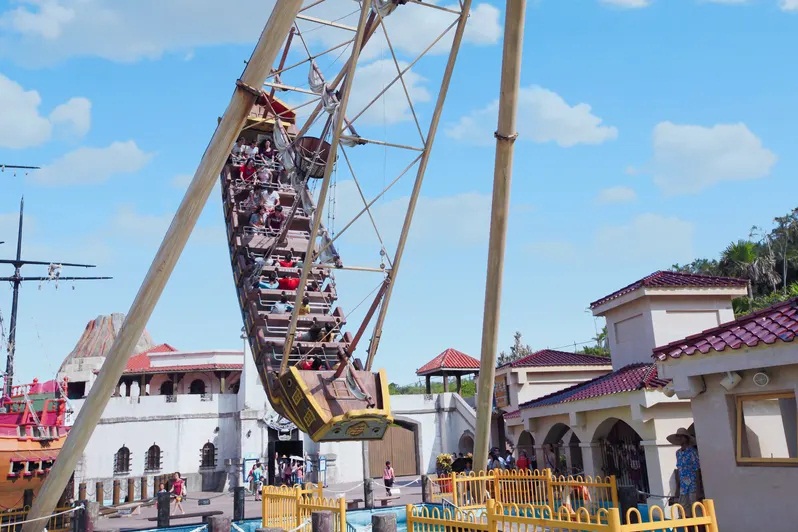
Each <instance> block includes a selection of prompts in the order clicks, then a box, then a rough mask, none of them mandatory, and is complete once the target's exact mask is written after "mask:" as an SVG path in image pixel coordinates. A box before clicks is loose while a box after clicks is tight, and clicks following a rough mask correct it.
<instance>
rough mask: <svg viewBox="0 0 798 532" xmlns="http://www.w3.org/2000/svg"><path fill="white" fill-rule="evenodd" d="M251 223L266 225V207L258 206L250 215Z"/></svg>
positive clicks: (260, 226)
mask: <svg viewBox="0 0 798 532" xmlns="http://www.w3.org/2000/svg"><path fill="white" fill-rule="evenodd" d="M249 225H251V226H252V227H259V228H263V227H266V207H258V208H257V209H255V212H253V213H252V216H250V217H249Z"/></svg>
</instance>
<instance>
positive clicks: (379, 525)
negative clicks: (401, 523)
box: [371, 512, 396, 532]
mask: <svg viewBox="0 0 798 532" xmlns="http://www.w3.org/2000/svg"><path fill="white" fill-rule="evenodd" d="M371 530H372V532H396V514H395V513H394V512H380V513H378V514H372V515H371Z"/></svg>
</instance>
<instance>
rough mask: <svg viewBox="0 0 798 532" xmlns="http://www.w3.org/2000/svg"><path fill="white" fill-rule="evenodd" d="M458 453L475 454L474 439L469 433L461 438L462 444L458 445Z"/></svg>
mask: <svg viewBox="0 0 798 532" xmlns="http://www.w3.org/2000/svg"><path fill="white" fill-rule="evenodd" d="M457 451H458V452H460V453H463V454H468V453H472V454H473V453H474V437H473V435H471V434H469V433H468V432H464V433H463V435H462V436H460V442H459V443H458V444H457Z"/></svg>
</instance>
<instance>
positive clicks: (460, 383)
mask: <svg viewBox="0 0 798 532" xmlns="http://www.w3.org/2000/svg"><path fill="white" fill-rule="evenodd" d="M455 379H457V393H458V394H459V393H460V392H461V391H462V389H463V377H462V375H460V374H459V373H458V374H457V375H456V376H455Z"/></svg>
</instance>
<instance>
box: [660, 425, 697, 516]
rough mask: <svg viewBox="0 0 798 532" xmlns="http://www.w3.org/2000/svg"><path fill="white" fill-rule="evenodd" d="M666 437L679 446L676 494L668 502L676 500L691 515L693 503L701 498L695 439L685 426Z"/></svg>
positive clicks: (671, 502)
mask: <svg viewBox="0 0 798 532" xmlns="http://www.w3.org/2000/svg"><path fill="white" fill-rule="evenodd" d="M667 439H668V442H670V443H672V444H673V445H678V446H679V449H677V450H676V495H675V496H674V497H671V498H670V499H669V500H668V503H669V504H674V503H676V502H678V503H679V504H680V505H682V506H683V507H684V511H685V514H686V516H687V517H692V515H693V503H695V502H698V501H699V500H700V499H701V498H703V493H701V492H702V491H703V490H702V487H701V463H700V462H699V460H698V449H696V441H695V438H694V437H693V435H692V434H690V432H689V431H688V430H687V429H685V428H680V429H679V430H677V431H676V433H675V434H671V435H670V436H668V438H667Z"/></svg>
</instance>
